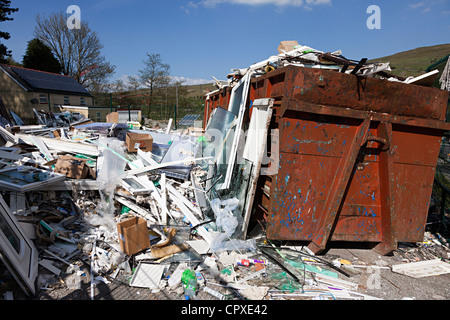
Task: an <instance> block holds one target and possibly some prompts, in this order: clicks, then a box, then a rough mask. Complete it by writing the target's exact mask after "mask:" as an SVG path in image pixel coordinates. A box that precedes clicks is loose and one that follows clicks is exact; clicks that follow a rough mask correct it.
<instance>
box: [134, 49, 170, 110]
mask: <svg viewBox="0 0 450 320" xmlns="http://www.w3.org/2000/svg"><path fill="white" fill-rule="evenodd" d="M143 63H144V68H143V69H142V70H139V77H140V79H141V82H142V84H143V85H144V86H145V87H147V88H148V89H149V99H148V106H149V108H148V113H147V115H148V116H149V115H150V106H151V105H152V103H153V94H154V90H155V89H158V88H162V87H165V86H168V85H169V83H170V73H169V69H170V66H169V65H168V64H165V63H163V61H162V59H161V55H160V54H159V53H152V54H149V53H147V59H146V60H144V61H143Z"/></svg>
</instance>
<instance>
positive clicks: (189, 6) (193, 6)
mask: <svg viewBox="0 0 450 320" xmlns="http://www.w3.org/2000/svg"><path fill="white" fill-rule="evenodd" d="M197 8H198V5H197V4H196V3H194V2H193V1H189V3H188V4H187V5H185V6H182V7H181V9H183V10H184V12H186V13H188V14H189V13H190V12H191V10H193V9H197Z"/></svg>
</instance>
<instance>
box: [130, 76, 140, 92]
mask: <svg viewBox="0 0 450 320" xmlns="http://www.w3.org/2000/svg"><path fill="white" fill-rule="evenodd" d="M140 86H141V81H140V80H139V77H137V76H128V90H130V91H137V90H138V89H139V87H140Z"/></svg>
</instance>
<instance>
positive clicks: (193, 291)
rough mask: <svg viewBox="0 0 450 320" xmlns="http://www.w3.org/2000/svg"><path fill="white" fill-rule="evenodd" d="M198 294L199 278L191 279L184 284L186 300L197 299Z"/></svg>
mask: <svg viewBox="0 0 450 320" xmlns="http://www.w3.org/2000/svg"><path fill="white" fill-rule="evenodd" d="M196 295H197V279H191V280H189V282H188V283H187V284H186V285H185V286H184V298H185V299H186V300H192V299H195V298H196Z"/></svg>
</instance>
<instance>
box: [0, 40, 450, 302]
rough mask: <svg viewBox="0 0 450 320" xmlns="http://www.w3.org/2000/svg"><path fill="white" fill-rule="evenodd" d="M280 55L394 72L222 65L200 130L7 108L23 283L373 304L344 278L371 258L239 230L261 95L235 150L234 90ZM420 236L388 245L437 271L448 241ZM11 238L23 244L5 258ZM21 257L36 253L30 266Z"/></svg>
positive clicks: (258, 165)
mask: <svg viewBox="0 0 450 320" xmlns="http://www.w3.org/2000/svg"><path fill="white" fill-rule="evenodd" d="M280 50H281V49H280ZM324 61H326V63H324ZM286 63H288V64H294V65H299V66H300V65H301V66H303V67H305V66H306V67H311V68H329V69H336V68H339V70H340V71H341V72H348V73H352V74H361V75H364V76H370V75H374V74H377V75H379V76H383V77H389V79H390V80H393V79H391V78H392V77H390V76H389V74H387V71H388V70H389V67H388V65H386V64H382V65H380V64H373V63H366V61H352V60H348V59H345V58H344V57H342V56H341V54H340V53H338V52H336V53H332V54H331V53H320V52H318V51H316V50H313V49H311V48H309V47H301V48H297V49H295V50H294V51H289V52H287V53H280V55H278V56H276V57H272V58H270V59H268V60H267V61H263V62H261V63H258V64H255V65H253V66H251V67H250V68H248V69H239V70H235V71H234V72H233V73H232V74H231V75H230V76H229V77H230V79H231V80H230V83H229V85H238V86H241V85H242V89H243V90H242V92H243V93H244V94H242V95H241V96H240V97H237V96H234V97H233V99H232V101H231V102H230V109H229V110H230V112H227V111H226V110H224V109H221V108H217V109H215V110H214V112H213V113H212V114H211V115H210V118H209V119H206V120H208V122H207V125H206V126H205V130H202V129H199V128H190V130H185V131H182V130H177V131H172V130H171V127H170V126H168V127H167V128H164V129H160V128H158V129H155V128H148V127H145V126H144V127H142V128H140V130H135V129H133V128H130V127H129V126H128V125H127V124H116V123H94V122H92V121H90V120H89V119H83V120H80V121H78V122H71V121H70V120H69V121H67V122H66V121H65V120H64V119H67V118H68V117H67V118H64V119H62V118H59V119H60V121H59V120H58V119H56V118H55V117H53V118H51V117H50V118H49V117H46V118H45V120H44V119H43V118H44V115H43V114H42V113H36V116H37V118H38V119H39V122H40V124H41V127H40V128H39V129H35V128H34V129H30V128H29V127H28V126H25V125H24V124H23V123H17V121H18V119H16V118H18V117H17V115H15V117H14V121H15V123H16V124H17V125H15V126H5V127H0V137H1V138H2V139H3V140H4V142H5V143H4V146H2V147H1V148H0V155H1V157H0V158H1V162H0V188H1V190H2V194H1V197H0V202H1V207H2V216H3V220H5V221H6V220H8V219H9V221H8V226H9V229H8V228H5V230H7V231H6V234H7V236H8V240H9V243H8V242H0V249H1V250H2V257H3V258H2V259H3V260H4V262H6V263H5V265H7V266H8V269H10V271H11V273H12V274H14V277H17V280H18V282H20V283H22V285H23V290H24V291H25V292H26V293H27V294H30V295H35V294H36V293H37V292H39V291H42V290H47V291H51V290H53V288H55V287H57V286H60V285H64V286H66V287H67V288H68V289H71V290H77V289H80V288H81V287H82V286H86V285H87V286H90V288H91V291H90V292H91V299H94V291H95V286H96V285H97V284H99V283H100V282H102V283H105V284H108V283H111V282H118V283H122V284H123V285H126V286H131V287H138V288H147V289H149V290H151V291H152V292H158V291H160V290H167V291H168V292H172V293H174V294H175V295H176V297H177V298H179V299H202V298H204V297H205V295H206V296H208V297H209V298H210V299H218V300H226V299H230V300H233V299H249V300H262V299H290V298H294V299H376V298H375V297H372V296H369V295H366V294H363V293H361V292H360V291H358V289H359V286H358V284H357V283H355V282H353V281H351V279H350V278H351V276H352V275H354V274H356V273H358V269H359V268H361V267H370V266H363V265H354V264H352V263H351V262H349V261H347V260H344V259H339V258H338V257H336V258H335V259H332V260H331V259H329V258H325V257H319V256H316V255H315V254H314V253H313V252H311V251H310V250H309V249H308V247H305V246H297V245H293V246H289V245H287V244H286V243H282V242H280V241H271V240H270V239H268V238H267V237H266V234H265V225H264V223H263V222H260V223H259V224H257V225H256V226H254V227H253V228H252V229H251V230H249V225H250V224H249V221H250V216H251V214H252V207H253V200H254V194H255V188H256V185H257V181H258V177H259V174H260V171H261V170H263V169H264V168H262V162H263V157H264V148H265V145H266V140H267V135H268V132H267V130H268V123H269V122H270V120H271V116H272V107H273V100H272V99H269V98H267V99H256V100H254V101H252V108H253V116H252V118H251V120H250V124H249V133H248V135H247V140H246V141H247V142H246V143H245V145H243V150H241V151H242V152H239V153H238V149H240V147H239V148H238V146H242V145H239V141H240V139H241V137H240V135H239V134H238V133H240V131H241V130H242V129H243V128H242V123H243V119H244V117H245V106H246V104H247V95H246V94H245V93H246V92H248V87H249V85H250V80H251V77H252V76H255V75H258V74H259V75H261V74H265V73H267V72H271V71H273V70H275V69H276V68H278V67H280V66H281V65H284V64H286ZM343 69H345V70H343ZM346 70H348V71H346ZM394 80H395V81H401V80H399V79H398V78H395V79H394ZM409 82H411V79H410V80H409ZM409 82H408V83H409ZM169 123H171V121H170V122H169ZM235 133H236V134H235ZM238 158H239V159H238ZM269 169H270V168H269ZM269 169H268V168H265V170H269ZM2 224H3V222H2ZM2 228H3V226H2ZM2 230H3V229H2ZM427 236H428V237H429V238H428V239H427V240H426V241H425V242H423V243H421V244H418V245H415V246H412V247H411V248H408V247H401V248H400V249H399V251H397V252H396V257H399V258H398V259H399V263H410V262H419V261H425V260H426V261H428V260H433V261H435V260H436V259H438V260H439V261H440V262H441V263H444V264H445V265H446V266H447V268H448V261H449V260H450V258H449V253H450V249H449V246H448V243H447V242H446V241H445V239H436V238H432V235H431V234H427ZM22 240H23V241H25V242H24V243H26V244H27V247H28V251H27V252H26V253H25V255H23V254H22V255H21V256H22V260H18V259H17V257H16V256H17V252H19V251H20V250H19V249H18V248H19V247H20V246H21V245H23V242H21V241H22ZM21 243H22V244H21ZM10 244H11V245H12V249H9V247H11V246H10ZM14 249H16V251H17V252H15V251H14ZM24 256H25V258H24ZM23 259H28V260H26V261H28V262H30V261H31V262H33V261H34V262H36V263H29V264H28V266H29V268H31V269H32V270H24V266H25V265H26V263H25V262H26V261H25V260H23ZM381 267H386V266H381ZM441 267H442V265H441ZM444 269H445V266H444V267H442V270H444ZM402 272H405V273H406V272H408V270H407V271H402ZM442 272H444V271H442ZM446 272H448V271H446Z"/></svg>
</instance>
